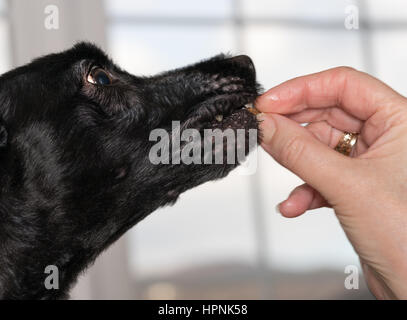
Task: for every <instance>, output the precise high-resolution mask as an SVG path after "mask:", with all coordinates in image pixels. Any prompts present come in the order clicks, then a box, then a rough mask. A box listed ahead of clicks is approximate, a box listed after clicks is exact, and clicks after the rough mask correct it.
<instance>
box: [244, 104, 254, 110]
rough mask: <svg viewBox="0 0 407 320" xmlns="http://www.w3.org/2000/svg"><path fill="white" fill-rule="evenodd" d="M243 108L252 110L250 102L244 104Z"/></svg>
mask: <svg viewBox="0 0 407 320" xmlns="http://www.w3.org/2000/svg"><path fill="white" fill-rule="evenodd" d="M244 107H245V108H246V109H251V108H254V107H253V103H252V102H249V103H246V104H245V105H244Z"/></svg>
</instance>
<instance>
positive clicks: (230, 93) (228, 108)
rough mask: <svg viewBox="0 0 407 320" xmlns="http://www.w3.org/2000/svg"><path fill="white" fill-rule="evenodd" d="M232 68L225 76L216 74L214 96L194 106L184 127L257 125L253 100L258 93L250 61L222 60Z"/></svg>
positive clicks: (212, 127)
mask: <svg viewBox="0 0 407 320" xmlns="http://www.w3.org/2000/svg"><path fill="white" fill-rule="evenodd" d="M224 61H225V62H224V63H225V65H226V66H230V69H231V70H232V71H231V73H229V74H228V75H227V76H225V77H223V78H220V77H215V78H214V81H213V83H212V85H211V86H212V87H211V89H212V88H214V89H213V95H212V96H210V97H209V98H207V100H206V101H204V102H201V103H200V104H199V105H198V106H196V107H195V108H193V112H192V114H189V115H188V116H187V119H186V121H185V125H186V127H189V128H195V129H198V130H200V129H206V128H209V129H215V128H218V129H221V130H226V129H228V128H230V129H234V130H236V129H246V130H247V129H255V128H257V121H256V117H255V116H256V114H258V113H259V111H258V110H257V109H256V108H255V107H254V101H255V99H256V98H257V96H258V94H259V92H258V91H259V86H258V84H257V82H256V72H255V68H254V64H253V62H252V60H251V59H250V58H249V57H247V56H238V57H234V58H229V59H225V60H224Z"/></svg>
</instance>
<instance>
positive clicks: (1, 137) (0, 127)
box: [0, 119, 8, 150]
mask: <svg viewBox="0 0 407 320" xmlns="http://www.w3.org/2000/svg"><path fill="white" fill-rule="evenodd" d="M7 141H8V132H7V129H6V125H5V124H4V122H3V121H1V119H0V150H1V149H3V148H5V147H6V146H7Z"/></svg>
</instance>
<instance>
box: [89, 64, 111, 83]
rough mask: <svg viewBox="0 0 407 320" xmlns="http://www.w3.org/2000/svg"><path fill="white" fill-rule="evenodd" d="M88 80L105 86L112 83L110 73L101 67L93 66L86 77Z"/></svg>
mask: <svg viewBox="0 0 407 320" xmlns="http://www.w3.org/2000/svg"><path fill="white" fill-rule="evenodd" d="M86 80H87V81H88V82H90V83H93V84H98V85H101V86H106V85H109V84H112V78H111V77H110V75H109V74H108V73H107V72H106V71H105V70H103V69H102V68H98V67H96V68H93V69H92V70H91V71H90V72H89V74H88V77H87V79H86Z"/></svg>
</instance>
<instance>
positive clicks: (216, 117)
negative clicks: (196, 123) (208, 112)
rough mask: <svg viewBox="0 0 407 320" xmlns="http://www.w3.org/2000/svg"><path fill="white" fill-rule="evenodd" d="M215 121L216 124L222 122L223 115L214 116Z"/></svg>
mask: <svg viewBox="0 0 407 320" xmlns="http://www.w3.org/2000/svg"><path fill="white" fill-rule="evenodd" d="M215 119H216V121H218V122H222V120H223V115H221V114H218V115H216V116H215Z"/></svg>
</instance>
